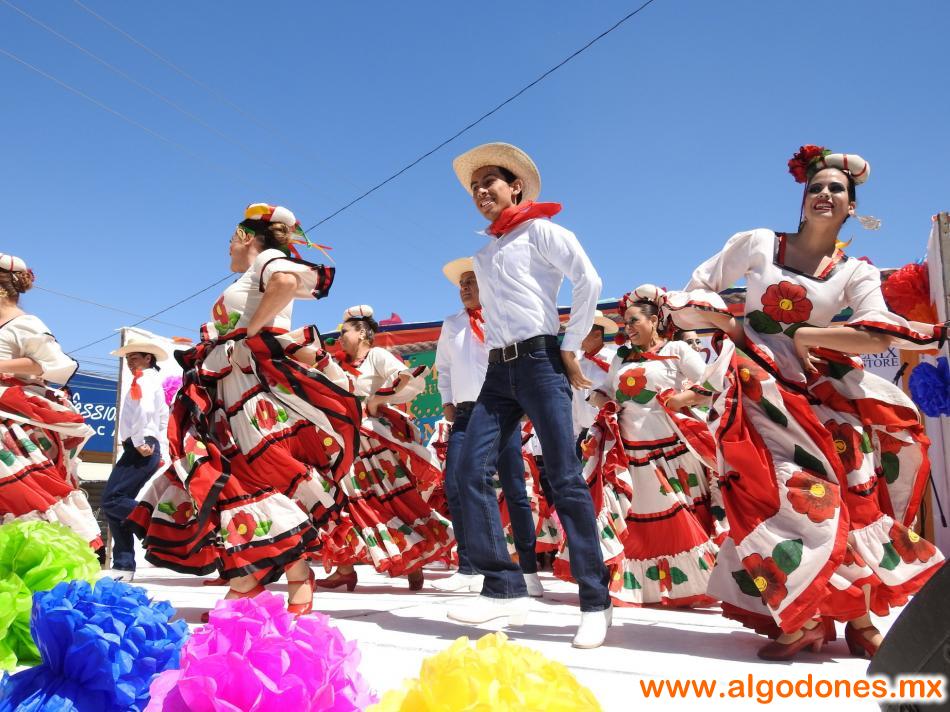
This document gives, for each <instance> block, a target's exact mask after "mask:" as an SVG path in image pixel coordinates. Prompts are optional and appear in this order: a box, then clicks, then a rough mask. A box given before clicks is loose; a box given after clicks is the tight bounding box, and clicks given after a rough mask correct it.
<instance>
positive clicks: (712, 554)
mask: <svg viewBox="0 0 950 712" xmlns="http://www.w3.org/2000/svg"><path fill="white" fill-rule="evenodd" d="M659 293H660V290H658V289H657V288H656V287H652V286H651V285H644V286H643V287H638V288H637V289H636V290H634V291H633V292H631V293H629V294H627V295H625V296H624V297H623V299H621V309H622V310H623V314H624V320H625V322H626V334H627V338H628V340H629V344H628V345H626V346H624V347H622V348H621V349H619V350H618V352H617V355H616V356H615V357H614V359H613V361H612V362H611V364H610V369H609V370H608V372H607V374H606V377H605V380H604V382H603V383H602V384H601V385H600V386H599V387H597V388H596V389H595V390H594V391H593V392H592V393H591V396H590V402H591V403H592V404H593V405H595V406H597V407H598V408H600V412H599V413H598V415H597V418H596V420H595V421H594V424H593V425H592V426H591V428H590V430H589V432H588V437H587V439H586V440H585V441H584V442H583V443H582V445H581V447H582V451H583V455H584V458H585V463H584V475H585V477H586V479H587V481H588V484H589V485H590V488H591V495H592V496H593V498H594V504H595V511H597V519H598V524H599V526H600V530H601V549H602V551H603V555H604V561H605V562H606V563H607V567H608V569H609V570H610V592H611V597H612V598H613V601H614V603H615V604H616V605H628V606H631V605H632V606H640V605H647V604H660V605H665V606H695V605H701V604H704V603H711V602H712V599H710V598H709V597H708V596H707V595H706V589H707V585H708V583H709V576H710V574H711V573H712V568H713V564H714V563H715V560H716V552H717V549H718V547H717V546H716V544H715V542H714V541H713V538H712V537H713V535H714V533H715V526H716V525H715V524H714V520H713V517H712V516H711V514H710V511H709V510H710V493H709V489H710V485H709V480H710V470H709V468H708V467H707V463H709V462H710V461H712V460H713V459H714V448H713V443H712V439H711V438H710V437H709V434H708V431H707V429H706V424H705V422H704V421H702V420H700V419H699V418H697V417H696V416H695V415H694V414H693V413H691V412H690V413H689V414H687V413H683V412H680V411H681V409H684V408H688V407H689V406H692V405H696V404H699V403H701V402H703V400H704V399H706V398H708V395H709V394H708V393H707V392H705V391H703V390H702V389H701V388H699V387H698V386H695V385H692V384H695V383H697V382H698V381H699V379H700V376H701V375H702V372H703V370H704V369H705V366H706V364H705V363H704V362H703V359H702V356H700V355H699V354H698V353H696V351H694V350H693V349H692V348H690V347H689V345H688V344H685V343H683V342H681V341H667V340H666V339H665V338H664V337H663V336H662V335H661V330H660V327H659V319H658V307H657V298H658V295H659ZM569 544H570V542H567V543H566V544H565V546H564V548H563V549H562V551H561V553H560V555H559V557H558V560H557V561H556V562H555V567H554V572H555V574H557V575H558V576H560V577H561V578H565V579H569V578H570V571H569V567H568V562H569V557H570V547H569Z"/></svg>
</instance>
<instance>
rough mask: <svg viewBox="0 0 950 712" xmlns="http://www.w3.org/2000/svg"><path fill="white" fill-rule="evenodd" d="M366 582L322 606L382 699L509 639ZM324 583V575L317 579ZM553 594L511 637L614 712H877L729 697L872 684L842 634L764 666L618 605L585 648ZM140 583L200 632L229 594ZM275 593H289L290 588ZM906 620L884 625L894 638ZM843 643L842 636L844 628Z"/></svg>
mask: <svg viewBox="0 0 950 712" xmlns="http://www.w3.org/2000/svg"><path fill="white" fill-rule="evenodd" d="M358 573H359V576H360V583H359V585H358V586H357V588H356V590H355V591H354V592H353V593H347V592H346V591H345V590H343V589H340V590H339V591H333V592H318V593H317V598H316V601H315V608H316V609H317V610H319V611H322V612H323V613H326V614H328V615H330V616H331V617H332V618H333V619H334V621H335V623H336V625H337V626H338V627H339V628H340V630H342V631H343V633H344V635H346V636H347V637H348V638H350V639H353V640H357V641H358V642H359V647H360V650H361V651H362V656H363V663H362V666H361V667H362V670H363V673H364V675H365V676H366V677H367V679H368V680H369V681H370V683H371V685H372V686H373V687H374V688H375V689H376V691H377V693H379V694H381V693H383V692H385V691H386V690H389V689H391V688H394V687H397V686H400V685H401V683H402V681H403V680H404V679H405V678H408V677H415V676H417V675H418V672H419V668H420V665H421V663H422V660H423V659H424V658H426V657H428V656H430V655H432V654H434V653H437V652H439V651H441V650H444V649H445V648H446V647H448V645H449V644H450V643H451V642H452V641H453V640H455V639H456V638H458V637H459V636H463V635H466V636H469V637H470V638H473V639H475V638H478V637H480V636H481V635H484V634H485V633H486V632H490V631H494V630H501V629H503V627H502V626H501V625H500V622H498V623H496V624H495V625H487V626H485V627H484V628H474V627H469V626H464V625H457V624H455V623H452V622H451V621H449V620H447V619H446V615H445V611H446V606H447V605H449V604H450V603H455V602H457V601H458V600H459V599H460V598H461V597H463V596H465V595H475V594H444V593H441V592H438V591H435V590H434V589H432V588H431V587H430V586H428V585H427V586H426V587H425V588H424V589H423V590H422V591H420V592H417V593H413V592H411V591H409V589H408V584H407V582H406V580H405V579H404V578H403V579H390V578H388V577H385V576H381V575H379V574H377V573H375V572H374V571H373V570H372V569H370V568H368V567H359V569H358ZM448 573H449V572H447V571H442V570H438V569H428V570H426V579H427V582H431V581H433V580H436V579H438V578H442V577H445V576H448ZM317 574H318V576H321V575H322V572H321V571H318V572H317ZM541 576H542V580H543V581H544V584H545V587H546V588H547V590H548V593H547V594H546V596H545V597H544V598H543V599H540V600H536V601H534V603H533V605H532V614H531V615H530V616H529V618H528V622H527V625H525V626H523V627H520V628H510V629H508V628H504V630H505V633H506V634H507V635H508V636H509V638H511V639H512V640H514V641H517V642H518V643H521V644H523V645H526V646H530V647H532V648H535V649H537V650H540V651H541V652H543V653H544V654H545V655H547V656H548V657H550V658H551V659H554V660H557V661H559V662H562V663H564V664H565V665H567V666H568V667H569V668H570V669H571V670H572V671H573V672H574V674H575V675H576V676H577V678H578V679H579V680H580V681H581V682H582V683H584V684H585V685H587V686H588V687H590V688H591V689H592V690H593V691H594V694H595V695H596V696H597V698H598V700H600V703H601V704H602V705H603V708H604V709H605V710H606V711H607V712H625V711H626V710H635V709H642V708H644V707H646V708H649V709H660V708H665V709H686V708H691V709H699V708H702V709H709V708H713V709H726V708H728V709H736V708H739V709H760V710H761V709H763V708H765V709H791V708H793V707H794V708H795V709H799V710H800V709H802V707H803V705H809V706H816V705H817V706H819V707H823V708H825V709H831V708H832V707H834V708H835V709H842V708H844V709H848V710H851V709H866V710H869V709H875V708H876V704H875V703H874V702H872V701H869V700H855V699H850V700H849V699H829V700H820V699H813V700H800V699H793V700H781V699H776V700H774V701H773V702H772V703H771V704H769V705H762V704H760V703H757V702H755V701H754V700H746V701H745V702H740V701H738V700H734V699H728V698H720V696H719V695H720V692H719V691H721V690H726V689H727V688H728V684H729V681H730V680H733V679H742V680H746V679H747V678H748V676H749V675H753V676H755V679H756V680H758V679H763V678H764V679H771V680H774V681H778V680H779V679H791V680H798V679H804V678H807V676H808V675H809V674H811V675H812V677H813V679H815V680H818V679H827V680H844V679H847V680H851V681H857V680H861V679H863V678H864V676H865V671H866V669H867V665H868V661H867V660H861V659H857V658H853V657H850V655H849V654H848V649H847V645H846V644H845V642H844V639H843V637H839V639H838V640H837V641H836V642H834V643H831V644H829V645H827V646H826V647H825V648H824V650H823V651H822V653H821V654H814V653H811V652H806V653H801V654H800V655H799V657H798V658H797V659H796V660H795V661H794V662H792V663H764V662H762V661H760V660H759V659H758V658H756V655H755V651H756V649H757V648H758V647H759V646H760V645H762V644H763V642H764V639H763V638H761V637H759V636H757V635H755V634H754V633H752V632H750V631H747V630H745V629H743V628H741V627H740V626H739V625H738V624H736V623H734V622H732V621H729V620H726V619H725V618H723V617H722V616H721V615H720V613H719V610H718V609H698V610H668V609H660V608H639V609H638V608H617V609H616V610H615V615H614V627H613V628H612V629H611V630H610V632H609V634H608V637H607V642H606V644H605V645H604V646H603V647H602V648H599V649H597V650H576V649H574V648H572V647H571V638H572V636H573V634H574V629H575V627H576V624H577V619H578V615H579V613H578V609H577V608H576V605H577V594H576V588H575V587H574V586H572V585H569V584H566V583H563V582H561V581H558V580H557V579H555V578H553V577H552V575H551V574H542V575H541ZM135 583H136V584H138V585H140V586H143V587H144V588H146V589H148V591H149V592H150V593H151V594H152V595H153V596H154V597H155V598H156V599H164V600H168V601H171V603H172V604H173V605H174V606H175V607H176V608H177V609H178V611H179V615H180V616H181V617H183V618H184V619H185V620H187V621H188V622H189V624H190V625H191V626H192V627H196V626H198V625H200V623H199V616H200V615H201V613H202V612H203V611H205V610H207V609H208V608H210V607H212V606H213V605H214V603H215V601H216V600H217V599H218V598H220V597H222V596H223V595H224V593H225V589H224V587H217V586H214V587H212V586H202V585H201V579H198V578H194V577H190V576H182V575H180V574H176V573H173V572H170V571H167V570H165V569H159V568H153V567H150V566H148V565H147V564H146V565H145V566H143V567H141V568H140V569H139V571H138V573H137V574H136V578H135ZM270 589H271V590H273V591H275V592H278V593H282V594H286V584H285V583H283V582H281V583H277V584H274V585H272V586H271V587H270ZM894 618H896V613H895V614H894V615H892V616H891V617H890V618H889V619H888V620H885V621H880V622H879V623H880V628H881V630H882V631H886V630H887V627H888V625H889V624H890V623H891V622H892V621H893V620H894ZM838 632H839V636H843V630H842V627H841V625H840V624H839V631H838ZM650 678H653V679H656V680H659V679H664V678H665V679H680V680H685V679H690V678H709V679H715V680H717V681H719V682H718V684H719V691H717V692H716V693H715V694H714V696H713V698H712V699H708V700H697V699H696V698H690V699H670V698H669V697H664V698H663V699H644V697H643V693H642V692H641V688H640V681H641V680H644V679H650Z"/></svg>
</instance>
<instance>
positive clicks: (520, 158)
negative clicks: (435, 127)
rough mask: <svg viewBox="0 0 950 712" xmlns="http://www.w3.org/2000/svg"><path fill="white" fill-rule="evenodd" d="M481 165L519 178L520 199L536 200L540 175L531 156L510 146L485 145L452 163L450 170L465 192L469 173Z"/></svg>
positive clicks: (469, 183)
mask: <svg viewBox="0 0 950 712" xmlns="http://www.w3.org/2000/svg"><path fill="white" fill-rule="evenodd" d="M485 166H499V167H500V168H504V169H505V170H507V171H510V172H511V173H513V174H514V176H515V177H516V178H520V179H521V186H522V190H521V198H522V200H537V199H538V196H539V195H540V194H541V174H540V173H539V172H538V167H537V166H536V165H534V161H532V160H531V156H529V155H528V154H527V153H525V152H524V151H522V150H521V149H520V148H518V147H517V146H512V145H511V144H510V143H500V142H496V143H485V144H482V145H481V146H476V147H475V148H473V149H472V150H470V151H466V152H465V153H463V154H462V155H461V156H459V157H458V158H456V159H455V160H454V161H452V168H453V169H455V175H456V177H457V178H458V179H459V183H461V184H462V187H463V188H464V189H465V192H466V193H469V194H471V192H472V174H473V173H474V172H475V171H477V170H478V169H479V168H484V167H485Z"/></svg>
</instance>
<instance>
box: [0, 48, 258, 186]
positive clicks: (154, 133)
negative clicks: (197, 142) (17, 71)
mask: <svg viewBox="0 0 950 712" xmlns="http://www.w3.org/2000/svg"><path fill="white" fill-rule="evenodd" d="M0 54H3V55H5V56H6V57H9V58H10V59H12V60H13V61H14V62H17V63H18V64H21V65H23V66H24V67H26V68H27V69H29V70H30V71H32V72H35V73H37V74H39V75H40V76H41V77H43V78H45V79H49V80H50V81H51V82H53V83H54V84H57V85H59V86H60V87H62V88H63V89H65V90H66V91H68V92H71V93H73V94H75V95H76V96H78V97H80V98H82V99H85V100H86V101H88V102H90V103H91V104H94V105H95V106H98V107H99V108H100V109H102V110H103V111H107V112H109V113H110V114H112V115H113V116H117V117H118V118H120V119H122V120H123V121H125V122H127V123H129V124H131V125H132V126H135V127H136V128H138V129H141V130H142V131H144V132H145V133H147V134H148V135H149V136H152V137H154V138H157V139H158V140H159V141H163V142H164V143H167V144H168V145H169V146H171V147H172V148H174V149H175V150H177V151H180V152H181V153H183V154H185V155H186V156H188V157H189V158H192V159H194V160H196V161H198V162H199V163H203V164H205V165H207V166H209V167H213V168H215V169H216V170H218V171H220V172H221V173H224V174H225V175H227V176H228V177H229V178H236V177H241V176H243V174H242V173H241V172H240V171H233V170H230V169H228V168H227V167H225V166H222V165H219V164H217V163H215V162H213V161H206V160H204V159H202V158H201V157H200V156H199V155H197V154H196V153H193V152H192V151H191V150H189V149H187V148H185V147H184V146H183V145H181V144H180V143H177V142H176V141H173V140H172V139H170V138H168V137H167V136H163V135H162V134H160V133H158V131H155V130H153V129H150V128H149V127H148V126H146V125H145V124H142V123H140V122H138V121H136V120H135V119H133V118H132V117H131V116H127V115H126V114H123V113H122V112H121V111H119V110H117V109H113V108H112V107H111V106H109V105H108V104H104V103H103V102H101V101H99V100H98V99H96V98H95V97H92V96H90V95H89V94H86V93H85V92H84V91H82V90H81V89H77V88H76V87H74V86H72V85H70V84H67V83H66V82H64V81H63V80H62V79H58V78H57V77H54V76H53V75H52V74H50V73H48V72H46V71H44V70H42V69H40V68H39V67H37V66H36V65H33V64H30V63H29V62H27V61H26V60H25V59H21V58H20V57H18V56H17V55H15V54H13V52H10V51H9V50H6V49H4V48H3V47H0ZM242 182H244V183H245V184H246V185H254V184H253V183H250V182H249V181H246V180H243V178H242ZM254 187H255V189H256V186H254Z"/></svg>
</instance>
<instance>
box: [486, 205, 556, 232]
mask: <svg viewBox="0 0 950 712" xmlns="http://www.w3.org/2000/svg"><path fill="white" fill-rule="evenodd" d="M559 212H561V204H560V203H535V202H534V201H533V200H527V201H525V202H523V203H520V204H518V205H512V206H510V207H507V208H505V209H504V210H502V211H501V215H499V216H498V217H497V218H496V219H495V222H493V223H492V224H491V225H489V226H488V229H487V230H486V231H485V232H487V233H488V234H489V235H494V236H495V237H501V236H502V235H505V234H507V233H509V232H511V231H512V230H514V229H515V228H516V227H518V226H519V225H520V224H521V223H523V222H525V221H526V220H534V219H535V218H549V217H551V216H552V215H557V214H558V213H559Z"/></svg>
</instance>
